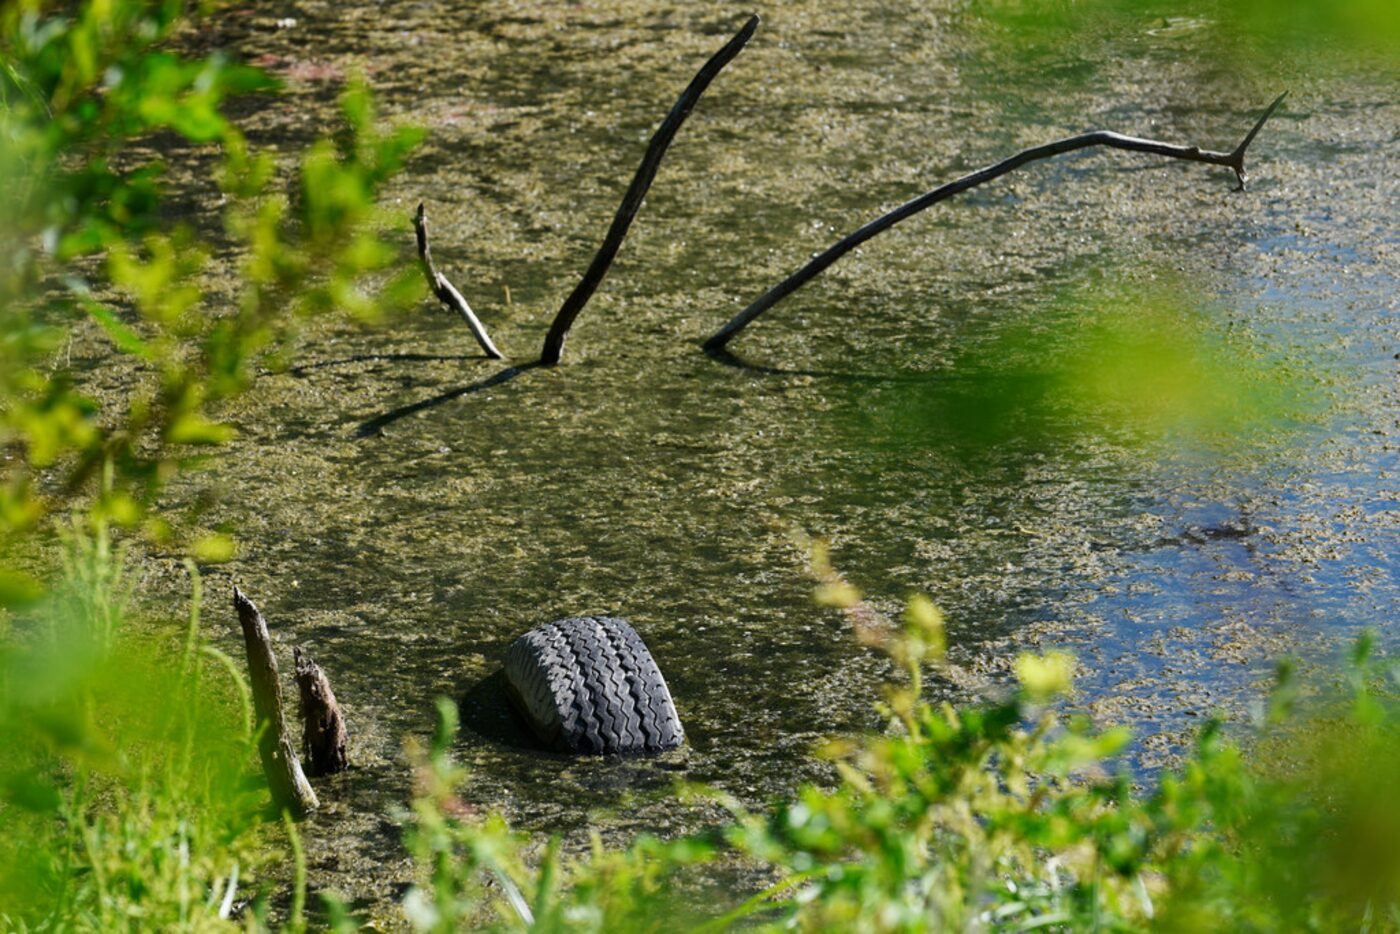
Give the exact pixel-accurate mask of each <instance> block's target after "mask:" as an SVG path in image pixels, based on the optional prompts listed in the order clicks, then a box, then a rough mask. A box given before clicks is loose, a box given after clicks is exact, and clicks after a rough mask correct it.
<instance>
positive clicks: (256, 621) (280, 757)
mask: <svg viewBox="0 0 1400 934" xmlns="http://www.w3.org/2000/svg"><path fill="white" fill-rule="evenodd" d="M233 607H234V609H235V610H237V611H238V621H239V623H240V624H241V625H242V627H243V646H244V648H245V649H246V650H247V653H248V680H249V682H250V683H251V685H252V688H253V712H254V714H255V716H256V717H257V730H258V753H259V755H261V757H262V764H263V772H264V773H265V774H266V775H267V784H268V788H269V789H270V790H271V791H272V801H273V804H275V805H276V806H277V807H279V808H285V809H287V810H289V811H291V812H292V814H293V815H295V816H298V817H299V816H301V815H303V814H305V813H306V812H307V811H310V810H312V809H314V808H316V807H319V806H320V802H319V801H318V800H317V799H316V792H315V791H313V790H312V788H311V783H310V782H308V781H307V780H306V774H305V773H304V772H302V770H301V760H300V759H298V758H297V753H296V747H294V746H293V745H292V738H291V735H290V733H289V731H288V730H287V719H286V717H285V716H284V715H283V708H282V683H281V681H280V679H279V677H278V672H277V657H276V656H275V655H273V654H272V636H271V635H269V633H268V631H267V621H266V620H265V619H263V615H262V613H260V612H258V608H257V607H256V606H254V605H253V601H251V600H249V599H248V598H247V597H246V596H244V595H243V591H241V590H239V589H238V588H237V587H235V588H233Z"/></svg>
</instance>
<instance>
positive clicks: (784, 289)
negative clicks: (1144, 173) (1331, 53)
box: [704, 92, 1287, 353]
mask: <svg viewBox="0 0 1400 934" xmlns="http://www.w3.org/2000/svg"><path fill="white" fill-rule="evenodd" d="M1286 96H1287V92H1284V93H1283V94H1280V95H1279V96H1278V97H1277V98H1276V99H1275V100H1274V102H1273V103H1272V104H1270V105H1269V107H1268V109H1267V110H1265V111H1264V113H1263V115H1262V116H1261V117H1260V118H1259V121H1258V122H1257V123H1255V124H1254V128H1253V129H1252V130H1250V131H1249V134H1248V135H1247V136H1245V138H1244V139H1243V140H1242V141H1241V142H1240V144H1239V145H1238V146H1236V147H1235V149H1234V150H1233V151H1232V152H1212V151H1210V150H1206V149H1201V148H1200V147H1199V146H1176V145H1173V144H1171V143H1159V142H1157V141H1156V140H1150V139H1139V138H1138V137H1135V136H1123V135H1121V134H1119V133H1111V132H1109V131H1107V130H1098V131H1095V132H1093V133H1085V134H1082V135H1080V136H1070V137H1067V138H1065V139H1059V140H1055V141H1054V142H1051V143H1046V144H1044V145H1042V146H1035V147H1032V148H1031V149H1026V150H1023V151H1021V152H1018V153H1017V154H1016V155H1014V156H1012V157H1010V158H1009V159H1003V160H1002V161H1001V162H998V163H996V164H995V165H990V166H987V167H986V168H984V169H979V170H978V171H976V172H973V173H971V174H970V175H964V176H963V177H962V178H959V179H957V180H956V181H952V182H949V183H948V184H946V185H943V186H940V187H938V188H935V189H933V190H932V191H930V192H927V193H925V194H922V195H920V196H919V197H917V198H915V199H913V200H912V201H906V202H905V203H904V204H902V205H900V206H899V207H897V208H895V209H894V210H893V211H890V212H889V213H888V214H886V215H884V216H883V217H879V218H876V219H875V220H873V221H871V222H870V223H868V224H866V225H865V226H864V227H861V228H860V229H859V230H857V231H855V232H854V233H852V234H850V235H849V236H847V237H845V238H843V239H842V240H840V241H838V242H837V243H835V244H834V245H832V246H831V247H829V248H827V249H826V251H824V252H823V253H820V254H818V255H817V256H815V257H813V258H812V259H811V261H809V262H808V263H807V264H806V265H805V266H803V267H802V268H801V269H799V270H798V271H797V272H795V273H793V274H792V275H791V276H789V277H788V278H786V279H784V280H783V281H782V282H779V283H778V284H777V285H775V286H773V287H772V288H771V289H769V290H768V291H767V292H764V293H763V294H762V295H760V296H759V297H758V298H757V299H755V300H754V302H753V304H751V305H749V306H748V307H747V308H745V309H744V310H743V311H741V312H739V313H738V314H737V315H735V316H734V318H733V319H732V320H731V321H730V322H729V323H728V324H726V325H725V326H724V327H722V328H720V329H719V330H718V331H716V332H715V333H714V335H713V336H711V337H710V339H709V340H707V341H705V345H704V346H705V350H706V351H708V352H710V353H715V352H717V351H719V350H722V349H723V348H724V346H725V345H726V344H728V343H729V341H730V340H731V339H733V337H734V335H736V334H738V333H739V332H740V331H742V330H743V329H744V328H745V327H746V326H748V324H749V323H750V322H752V321H753V320H754V319H755V318H757V317H758V316H759V315H761V314H763V313H764V312H765V311H767V310H768V309H769V308H772V307H773V306H774V305H776V304H778V302H780V301H782V300H783V299H784V298H786V297H787V296H789V295H791V294H792V293H793V292H795V291H797V290H798V289H799V288H801V287H802V286H803V285H805V284H806V283H807V282H808V281H809V280H811V279H813V278H815V277H816V276H817V275H818V274H820V273H821V272H822V271H823V270H825V269H826V268H827V267H828V266H830V265H831V264H832V263H835V262H836V261H837V260H838V259H840V258H841V257H842V256H845V255H846V254H847V253H849V252H850V251H851V250H853V249H855V248H856V247H857V246H860V245H861V244H862V243H864V242H865V241H867V240H869V239H870V238H871V237H873V236H875V235H876V234H878V233H882V232H883V231H886V230H888V229H890V228H891V227H893V226H894V225H895V224H898V223H899V222H900V221H902V220H904V219H905V218H907V217H912V216H914V215H915V214H918V213H919V212H920V211H922V210H924V209H925V208H928V207H932V206H933V205H935V204H937V203H938V202H940V201H944V200H947V199H948V198H951V197H953V195H956V194H959V193H960V192H964V191H967V190H968V189H969V188H976V187H977V186H978V185H981V184H983V183H984V182H989V181H991V180H992V179H994V178H999V177H1000V176H1002V175H1005V174H1006V173H1008V172H1012V171H1014V170H1016V169H1019V168H1020V167H1021V166H1023V165H1025V164H1026V163H1028V162H1034V161H1036V160H1037V159H1048V158H1050V157H1051V156H1058V155H1062V154H1064V153H1067V152H1073V151H1075V150H1076V149H1088V148H1090V147H1092V146H1107V147H1109V148H1111V149H1126V150H1129V151H1132V152H1146V153H1152V154H1154V155H1159V156H1168V157H1170V158H1173V159H1185V160H1187V161H1190V162H1205V163H1208V164H1210V165H1223V166H1227V167H1229V168H1231V169H1234V170H1235V176H1236V178H1238V179H1239V189H1238V190H1239V191H1243V190H1244V187H1245V182H1247V181H1248V175H1246V173H1245V170H1244V156H1245V151H1246V150H1247V149H1249V144H1250V143H1252V142H1254V137H1255V136H1256V135H1258V133H1259V130H1260V129H1261V128H1263V126H1264V123H1265V121H1267V120H1268V119H1269V118H1270V117H1272V116H1273V115H1274V111H1276V110H1277V109H1278V107H1279V105H1280V104H1282V103H1283V99H1284V98H1285V97H1286Z"/></svg>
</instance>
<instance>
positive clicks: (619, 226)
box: [540, 16, 758, 366]
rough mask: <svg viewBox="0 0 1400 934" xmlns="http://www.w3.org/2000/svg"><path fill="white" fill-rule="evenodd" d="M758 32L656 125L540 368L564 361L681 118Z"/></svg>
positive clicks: (729, 46) (736, 41)
mask: <svg viewBox="0 0 1400 934" xmlns="http://www.w3.org/2000/svg"><path fill="white" fill-rule="evenodd" d="M757 28H758V17H757V16H753V17H750V18H749V21H748V22H747V23H745V24H744V28H743V29H740V30H739V32H738V33H736V34H735V36H734V38H732V39H730V40H729V41H728V42H726V43H725V45H724V48H722V49H720V50H719V51H718V52H716V53H715V54H714V57H713V58H711V59H710V60H709V61H708V62H706V63H705V64H704V66H702V67H701V69H700V70H699V71H698V72H696V74H695V77H694V78H692V79H691V81H690V84H689V86H687V87H686V89H685V90H684V91H682V92H681V96H680V97H678V98H677V99H676V103H675V106H674V107H672V108H671V112H670V113H669V114H667V115H666V119H665V120H663V121H662V122H661V126H659V127H657V129H656V133H655V135H653V136H652V138H651V143H649V144H648V145H647V151H646V155H644V156H642V164H641V165H640V166H638V167H637V174H636V175H634V176H633V177H632V184H631V185H629V186H628V187H627V193H626V194H625V195H623V196H622V204H620V205H618V208H617V214H616V215H615V216H614V217H613V222H612V226H611V227H609V228H608V234H607V236H606V237H604V238H603V245H602V246H601V247H599V248H598V253H597V255H596V256H594V257H593V262H591V263H589V264H588V269H587V271H585V272H584V274H583V278H582V279H580V280H579V284H578V285H577V286H575V287H574V290H573V292H572V293H570V294H569V297H568V298H567V299H565V300H564V304H563V305H562V306H561V307H560V309H559V312H558V314H556V315H555V316H554V323H553V324H552V325H550V328H549V334H548V335H546V336H545V339H544V349H543V350H542V351H540V363H542V364H544V365H545V366H553V365H554V364H556V363H558V362H559V358H560V357H561V356H563V353H564V341H565V339H566V338H567V337H568V336H569V329H570V328H572V327H573V326H574V321H575V319H577V318H578V316H579V312H581V311H583V306H584V305H587V304H588V300H589V299H590V298H592V297H593V292H594V291H595V290H596V289H597V288H598V285H599V284H600V283H601V282H602V281H603V277H604V276H606V275H607V274H608V267H609V266H611V265H612V261H613V259H614V258H615V257H616V256H617V251H618V250H619V249H620V248H621V247H622V240H623V238H624V237H626V236H627V228H629V227H631V226H632V220H633V218H635V217H636V216H637V211H638V209H640V208H641V206H642V198H644V197H645V196H646V193H647V189H648V188H650V187H651V183H652V180H653V179H655V178H656V170H657V169H658V168H659V167H660V166H661V157H662V156H664V155H665V154H666V148H667V147H668V146H670V145H671V140H673V139H675V136H676V131H677V130H679V129H680V128H681V124H682V123H684V122H685V118H686V117H688V116H690V112H691V111H692V110H693V109H694V108H695V104H696V102H697V101H699V100H700V95H702V94H704V93H705V89H706V88H708V87H709V86H710V82H711V81H713V80H714V79H715V76H716V75H718V74H719V73H720V71H721V70H722V69H723V68H724V66H725V65H728V64H729V63H730V62H731V61H733V59H734V56H736V55H738V54H739V51H740V50H741V49H743V47H744V46H745V45H746V44H748V41H749V39H750V38H751V37H752V36H753V34H754V30H756V29H757Z"/></svg>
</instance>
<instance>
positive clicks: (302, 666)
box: [292, 646, 350, 775]
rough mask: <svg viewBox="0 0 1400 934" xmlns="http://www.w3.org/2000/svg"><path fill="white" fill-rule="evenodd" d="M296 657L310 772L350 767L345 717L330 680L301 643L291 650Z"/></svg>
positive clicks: (304, 740) (315, 772) (306, 752)
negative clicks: (303, 648)
mask: <svg viewBox="0 0 1400 934" xmlns="http://www.w3.org/2000/svg"><path fill="white" fill-rule="evenodd" d="M292 655H293V657H294V658H295V659H296V667H297V689H298V691H299V692H300V694H301V722H302V728H303V732H302V754H303V755H305V756H306V760H307V762H308V763H310V768H311V774H312V775H331V774H333V773H335V772H343V771H345V770H346V769H348V768H349V767H350V757H349V755H348V752H347V747H348V745H349V742H350V736H349V734H348V733H346V731H345V717H344V716H342V715H341V712H340V705H339V704H338V703H336V700H335V692H334V691H332V690H331V682H330V679H329V678H327V677H326V673H325V672H324V671H322V670H321V666H320V665H318V664H316V663H315V662H314V661H312V659H311V656H310V655H309V654H308V653H306V652H304V651H303V650H302V648H301V646H296V647H294V648H293V649H292Z"/></svg>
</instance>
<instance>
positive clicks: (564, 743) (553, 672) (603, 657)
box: [505, 616, 685, 755]
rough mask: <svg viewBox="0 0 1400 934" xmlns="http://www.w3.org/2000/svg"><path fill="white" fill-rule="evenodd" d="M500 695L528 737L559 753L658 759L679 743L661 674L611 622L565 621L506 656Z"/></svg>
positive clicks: (622, 625) (630, 634) (620, 622)
mask: <svg viewBox="0 0 1400 934" xmlns="http://www.w3.org/2000/svg"><path fill="white" fill-rule="evenodd" d="M505 674H506V688H507V690H506V693H507V695H508V696H509V697H510V699H511V701H512V703H514V704H515V706H516V708H517V709H518V710H519V711H520V712H521V714H523V715H524V717H525V720H526V722H527V723H529V724H530V728H531V729H532V730H534V732H535V735H536V736H538V737H539V738H540V740H541V741H542V742H543V743H544V744H545V745H546V746H548V747H549V748H551V749H556V750H559V751H561V752H573V753H585V754H591V755H604V754H609V753H637V752H661V751H662V750H665V749H673V748H675V747H676V746H679V745H680V744H681V743H682V742H683V741H684V740H685V733H684V731H683V730H682V729H681V721H680V717H679V716H677V715H676V705H675V703H674V702H673V701H672V700H671V692H670V690H668V689H667V687H666V680H665V679H664V678H662V677H661V669H659V668H657V667H656V660H655V659H653V658H652V657H651V652H650V651H648V650H647V647H646V644H645V643H644V642H642V637H641V636H639V635H637V630H635V629H633V628H632V625H631V624H630V623H628V622H627V620H625V619H619V618H617V617H615V616H571V617H569V618H568V619H561V620H558V621H557V622H553V623H548V624H546V625H544V626H541V627H539V628H538V629H532V630H530V631H529V632H527V633H525V635H523V636H521V637H520V638H519V639H516V640H515V641H514V642H512V643H511V646H510V648H509V649H508V650H507V651H506V664H505Z"/></svg>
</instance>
